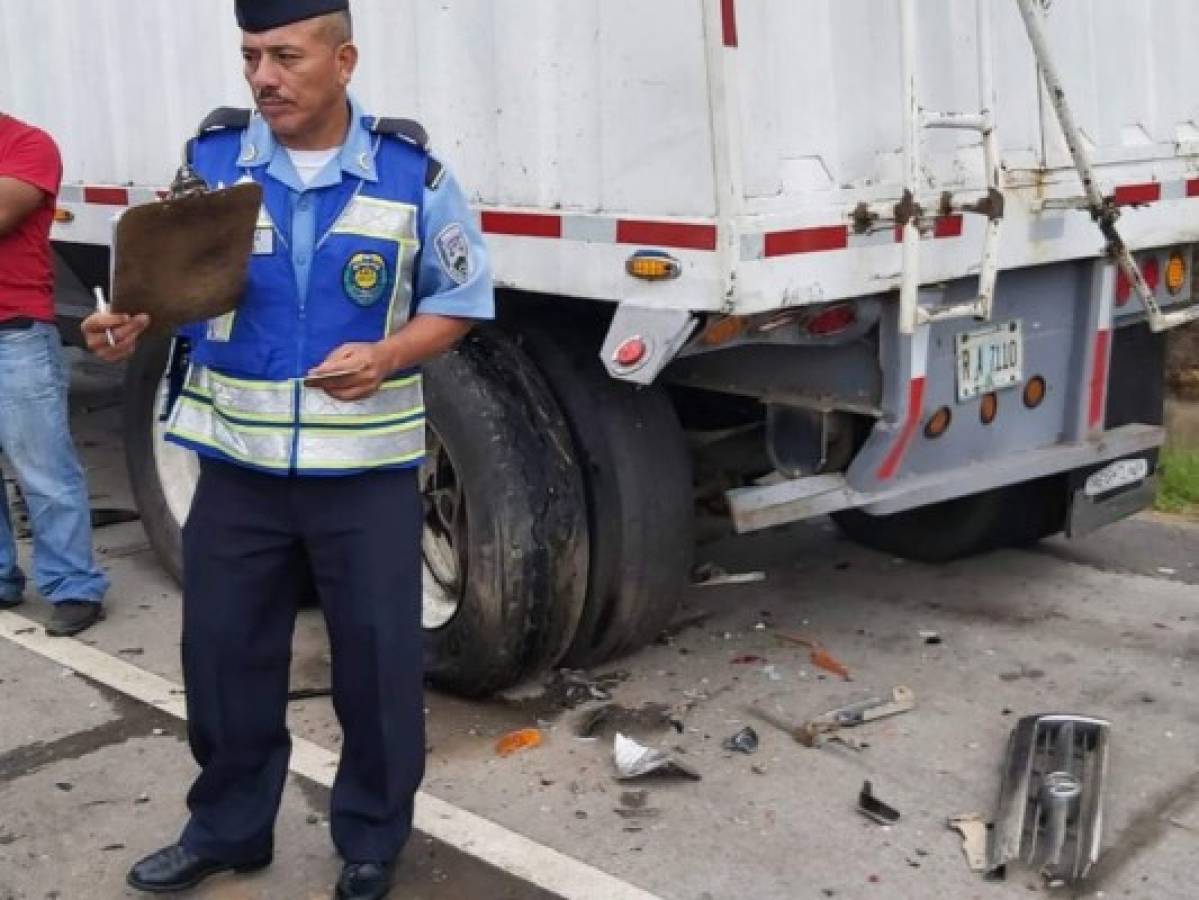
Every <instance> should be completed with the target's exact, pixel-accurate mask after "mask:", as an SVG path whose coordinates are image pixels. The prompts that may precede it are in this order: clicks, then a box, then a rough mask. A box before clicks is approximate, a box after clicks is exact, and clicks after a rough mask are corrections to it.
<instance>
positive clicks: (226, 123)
mask: <svg viewBox="0 0 1199 900" xmlns="http://www.w3.org/2000/svg"><path fill="white" fill-rule="evenodd" d="M252 115H253V113H252V112H251V111H250V110H248V109H239V108H238V107H236V106H221V107H219V108H217V109H214V110H213V111H212V112H210V113H209V114H208V115H207V116H205V118H204V121H203V122H201V123H200V127H199V128H198V129H197V130H196V136H197V137H199V136H200V135H205V134H208V133H209V132H211V131H225V130H226V129H230V128H233V129H238V130H245V129H246V128H248V127H250V117H251V116H252Z"/></svg>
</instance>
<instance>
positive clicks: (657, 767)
mask: <svg viewBox="0 0 1199 900" xmlns="http://www.w3.org/2000/svg"><path fill="white" fill-rule="evenodd" d="M612 759H613V762H614V763H615V764H616V771H617V776H616V777H617V778H618V779H619V780H621V781H629V780H631V779H634V778H643V777H644V776H646V775H653V774H661V775H680V776H682V777H683V778H690V779H691V780H693V781H699V780H700V777H701V776H700V774H699V773H698V772H696V771H695V770H694V769H692V768H691V767H690V766H687V765H685V764H683V763H681V762H679V761H678V760H677V759H675V758H674V757H673V756H671V755H670V754H668V753H666V752H665V751H663V750H654V749H652V748H650V747H646V746H644V745H642V744H639V743H637V742H636V741H635V740H633V739H632V738H627V737H625V736H624V735H623V734H620V733H617V735H616V738H615V740H614V741H613V745H612Z"/></svg>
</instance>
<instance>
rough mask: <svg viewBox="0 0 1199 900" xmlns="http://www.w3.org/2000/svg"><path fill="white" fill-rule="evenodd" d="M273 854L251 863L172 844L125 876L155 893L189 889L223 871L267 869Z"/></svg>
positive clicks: (140, 863)
mask: <svg viewBox="0 0 1199 900" xmlns="http://www.w3.org/2000/svg"><path fill="white" fill-rule="evenodd" d="M270 864H271V858H270V857H269V856H268V857H266V858H265V859H260V860H258V861H257V862H249V863H236V864H235V863H227V862H220V861H219V860H215V859H204V858H203V857H200V856H196V854H194V853H192V852H191V851H190V850H188V849H187V848H186V847H184V846H183V845H182V844H171V846H169V847H163V848H162V849H161V850H159V851H157V852H156V853H151V854H150V855H149V856H147V857H146V858H145V859H143V860H142V861H141V862H139V863H138V864H137V865H135V866H134V867H133V868H132V869H130V870H129V874H128V875H127V876H126V878H125V880H126V881H127V882H129V886H130V887H133V888H137V889H138V890H139V891H146V892H148V893H151V894H169V893H172V892H174V891H186V890H187V889H188V888H194V887H195V886H196V885H197V884H199V883H200V882H201V881H203V880H204V879H205V878H208V877H209V876H210V875H216V874H217V873H219V872H236V873H237V874H239V875H241V874H245V873H247V872H257V871H258V870H259V869H265V868H266V867H267V866H269V865H270Z"/></svg>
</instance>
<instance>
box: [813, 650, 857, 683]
mask: <svg viewBox="0 0 1199 900" xmlns="http://www.w3.org/2000/svg"><path fill="white" fill-rule="evenodd" d="M811 660H812V665H814V666H815V667H816V668H818V669H824V671H826V672H832V673H833V674H834V675H838V676H840V677H841V678H844V679H845V680H846V681H853V678H852V676H850V674H849V669H848V668H847V667H846V665H845V664H844V663H843V662H841V661H840V660H839V659H837V658H836V657H835V656H833V655H832V654H831V653H829V652H828V651H827V650H825V649H824V648H823V647H818V648H817V649H815V650H813V651H812V655H811Z"/></svg>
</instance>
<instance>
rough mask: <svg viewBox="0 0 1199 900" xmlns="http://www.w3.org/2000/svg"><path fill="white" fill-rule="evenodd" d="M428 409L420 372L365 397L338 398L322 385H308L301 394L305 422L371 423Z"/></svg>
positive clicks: (419, 412) (301, 408) (332, 423)
mask: <svg viewBox="0 0 1199 900" xmlns="http://www.w3.org/2000/svg"><path fill="white" fill-rule="evenodd" d="M424 411H425V400H424V389H423V381H422V379H421V376H420V375H412V376H409V377H407V378H403V379H400V380H398V381H392V382H385V383H384V384H383V385H381V386H380V388H379V390H378V391H376V392H375V393H374V394H372V395H371V396H370V397H365V398H363V399H362V400H353V401H345V400H338V399H336V398H334V397H331V396H330V395H329V394H328V393H326V392H325V391H323V390H321V389H320V388H307V387H306V388H304V389H303V392H302V394H301V397H300V424H302V425H341V424H345V425H371V424H374V423H376V422H377V423H385V422H390V421H393V420H395V419H398V418H402V417H411V416H415V415H419V414H421V413H423V412H424Z"/></svg>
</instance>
